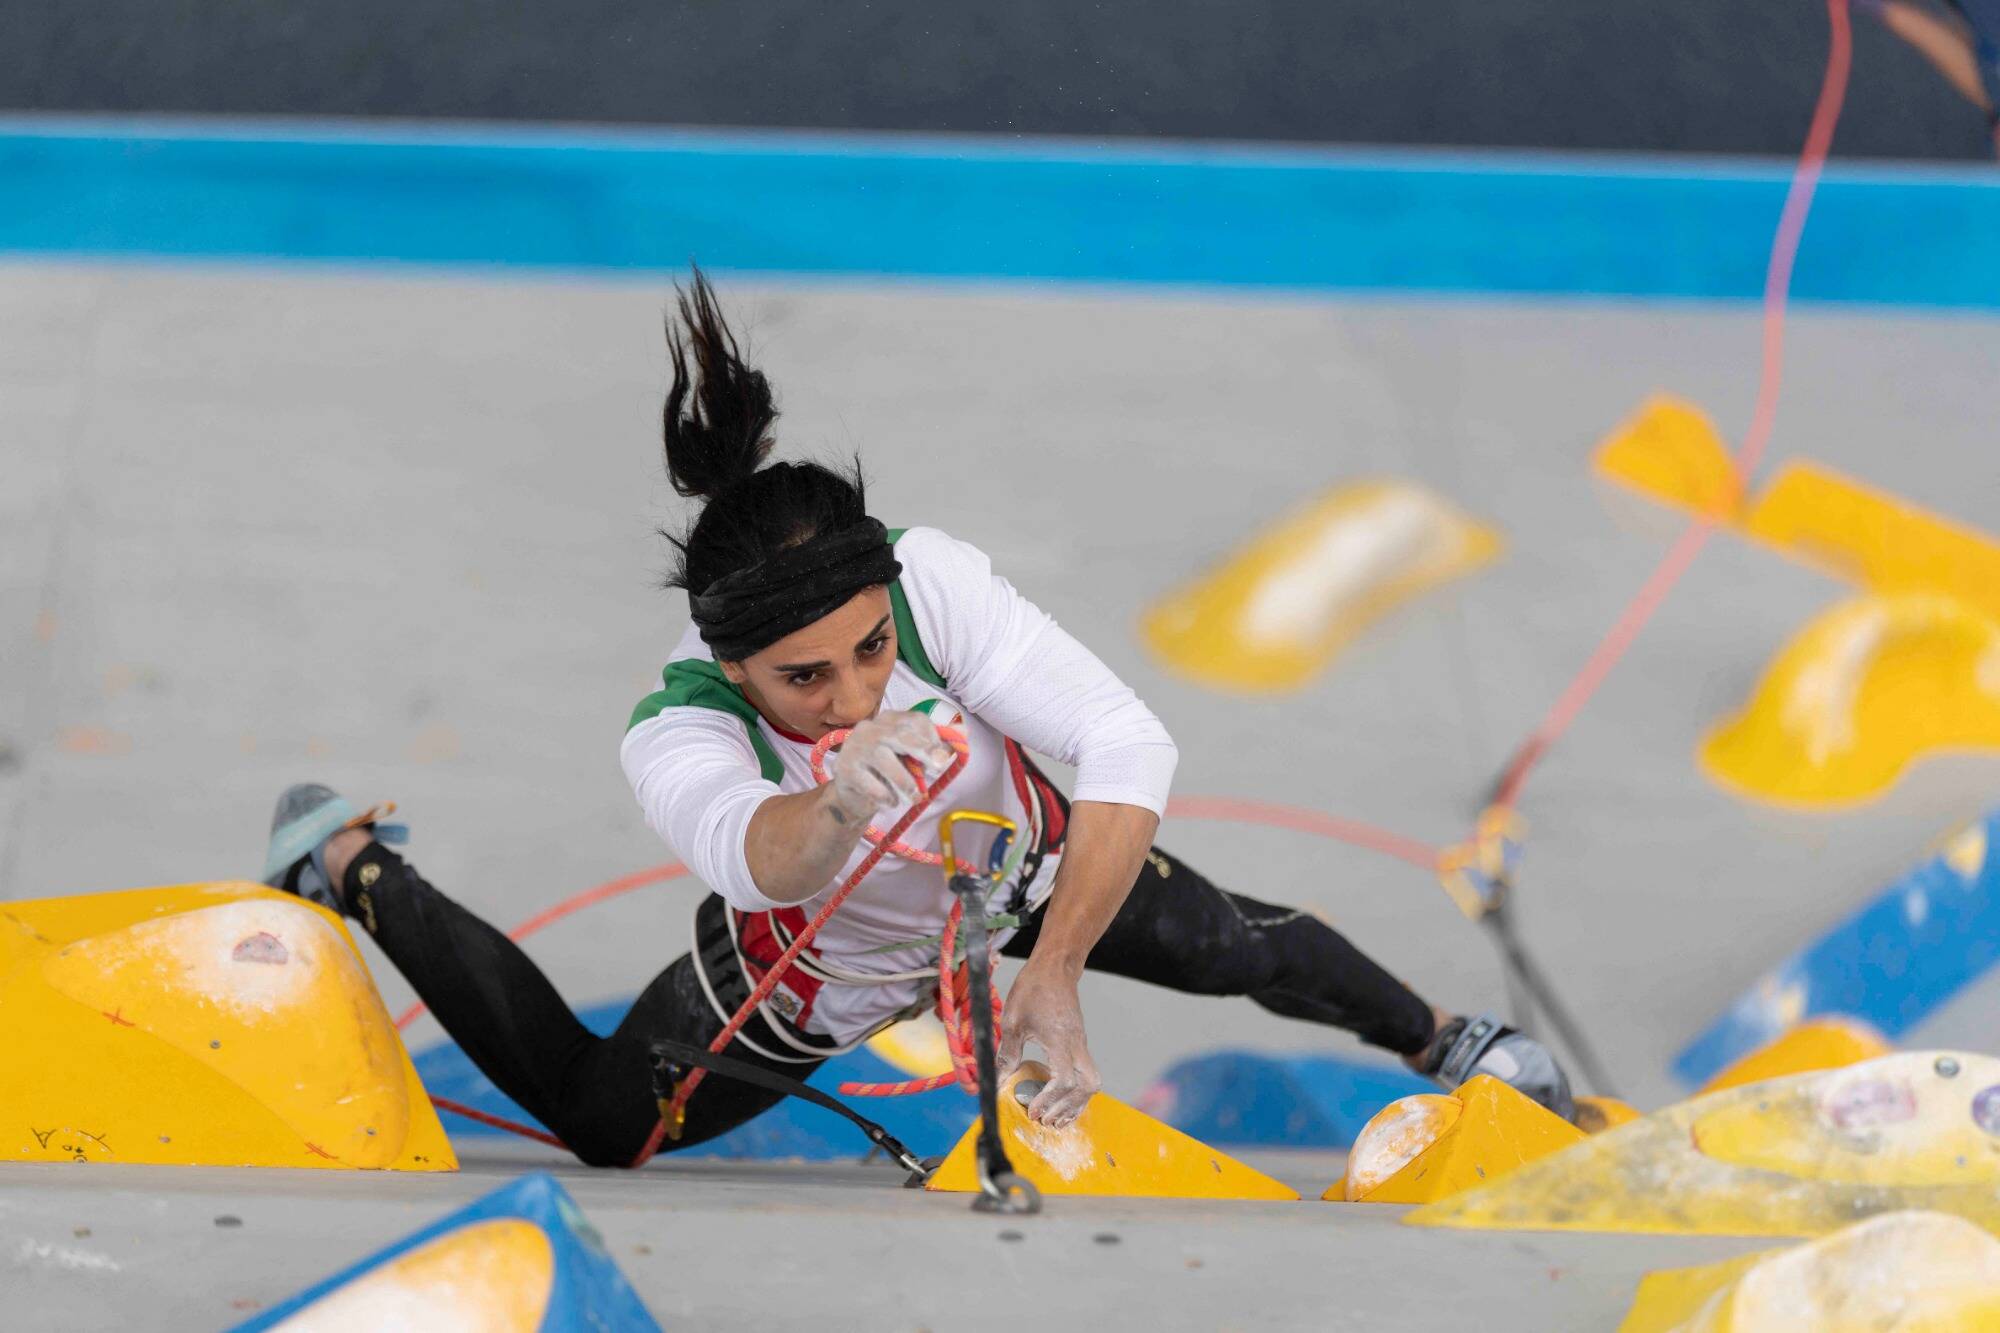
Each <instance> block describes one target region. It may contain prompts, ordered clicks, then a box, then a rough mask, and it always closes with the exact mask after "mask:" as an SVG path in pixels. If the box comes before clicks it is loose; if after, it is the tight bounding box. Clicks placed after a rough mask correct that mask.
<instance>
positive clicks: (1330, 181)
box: [0, 117, 2000, 309]
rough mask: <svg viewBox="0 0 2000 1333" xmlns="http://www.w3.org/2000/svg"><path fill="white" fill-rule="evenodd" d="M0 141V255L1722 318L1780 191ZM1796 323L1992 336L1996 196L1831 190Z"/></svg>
mask: <svg viewBox="0 0 2000 1333" xmlns="http://www.w3.org/2000/svg"><path fill="white" fill-rule="evenodd" d="M1659 162H1660V160H1658V159H1652V160H1647V159H1623V160H1621V159H1616V158H1605V157H1578V158H1574V159H1563V158H1553V157H1550V156H1547V155H1520V154H1443V153H1420V152H1382V153H1363V152H1332V151H1320V150H1308V149H1297V150H1273V149H1253V148H1230V147H1196V146H1160V145H1150V146H1131V147H1117V148H1091V147H1086V146H1082V145H1076V144H1068V143H1064V142H1061V141H1019V142H1006V141H992V140H979V139H964V140H953V139H940V138H919V137H901V136H872V137H871V136H825V135H806V134H798V135H790V134H777V133H761V134H726V133H681V132H664V131H644V132H631V133H618V132H612V131H596V132H591V131H564V130H555V129H545V130H534V129H513V130H504V131H503V130H491V131H486V130H464V129H458V130H453V129H449V128H416V127H396V126H377V125H368V126H355V127H352V128H337V129H328V128H326V127H325V126H324V125H320V126H309V125H304V124H300V125H290V124H256V123H247V122H234V121H219V122H203V123H176V122H156V121H155V122H149V121H144V120H130V121H127V120H86V121H74V120H42V119H36V118H28V117H14V118H0V201H4V207H0V252H13V253H15V254H60V255H92V256H143V257H151V258H161V257H165V258H184V259H238V260H240V259H263V260H280V261H309V262H310V261H330V262H367V263H391V264H422V265H492V264H507V265H528V266H536V267H545V268H553V269H568V270H579V269H581V270H591V269H609V270H642V271H643V270H653V271H659V270H674V269H678V268H681V267H682V266H684V265H685V264H686V262H687V260H688V259H689V258H690V257H694V258H698V259H699V260H700V261H701V262H702V263H704V264H706V265H708V266H710V267H713V268H717V269H727V270H735V271H739V272H744V271H753V272H754V271H762V272H771V273H799V274H805V273H810V274H857V275H860V274H867V275H907V276H918V277H946V278H999V279H1044V280H1058V281H1088V282H1115V283H1174V284H1201V285H1224V286H1247V287H1272V288H1287V289H1304V290H1326V291H1356V292H1371V291H1374V292H1380V291H1414V292H1435V293H1446V294H1450V293H1509V294H1517V295H1529V296H1567V295H1597V296H1605V295H1611V296H1637V297H1671V298H1698V299H1724V300H1749V299H1754V298H1755V297H1756V296H1757V295H1758V294H1759V292H1760V290H1761V286H1762V281H1763V270H1764V262H1765V253H1766V248H1767V246H1768V245H1769V242H1770V236H1771V231H1772V228H1773V226H1774V224H1775V221H1776V218H1777V214H1778V210H1779V207H1780V204H1781V202H1782V200H1783V196H1784V191H1785V183H1786V178H1787V172H1788V167H1786V166H1784V165H1782V164H1774V165H1771V166H1768V167H1753V168H1745V167H1743V166H1741V165H1738V164H1727V165H1725V164H1720V163H1686V164H1679V163H1676V164H1674V165H1672V166H1663V165H1660V164H1659ZM1794 290H1795V293H1796V295H1797V296H1798V297H1799V298H1800V299H1803V300H1815V301H1841V302H1888V303H1895V304H1905V305H1919V306H1946V307H1962V308H1984V309H2000V175H1996V174H1995V173H1993V172H1991V171H1988V170H1983V169H1977V168H1974V169H1965V170H1949V169H1940V168H1923V169H1917V168H1911V169H1907V170H1905V169H1889V168H1877V169H1856V168H1843V169H1840V170H1837V171H1833V172H1830V173H1829V174H1828V176H1827V178H1826V181H1825V183H1824V185H1823V186H1822V188H1821V194H1820V199H1819V203H1818V206H1817V208H1816V211H1815V213H1814V216H1813V219H1812V224H1811V226H1810V228H1809V229H1808V232H1807V236H1806V244H1805V249H1804V253H1803V254H1802V256H1801V258H1800V261H1799V265H1798V272H1797V277H1796V281H1795V288H1794Z"/></svg>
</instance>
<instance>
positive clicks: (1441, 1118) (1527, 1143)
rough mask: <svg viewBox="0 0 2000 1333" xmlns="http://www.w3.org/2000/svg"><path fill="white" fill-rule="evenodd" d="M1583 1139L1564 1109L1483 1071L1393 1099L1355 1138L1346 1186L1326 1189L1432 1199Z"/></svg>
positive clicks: (1360, 1196)
mask: <svg viewBox="0 0 2000 1333" xmlns="http://www.w3.org/2000/svg"><path fill="white" fill-rule="evenodd" d="M1439 1101H1450V1102H1456V1103H1457V1104H1458V1108H1459V1109H1458V1111H1457V1112H1456V1113H1455V1114H1451V1113H1445V1112H1443V1111H1442V1110H1441V1109H1440V1108H1438V1107H1437V1106H1436V1105H1435V1103H1437V1102H1439ZM1369 1130H1375V1131H1376V1141H1375V1142H1374V1143H1373V1144H1365V1143H1364V1141H1365V1140H1368V1138H1369ZM1583 1139H1584V1133H1583V1131H1582V1130H1580V1129H1578V1128H1577V1127H1576V1126H1574V1125H1572V1124H1570V1123H1569V1122H1568V1121H1566V1120H1564V1119H1563V1118H1562V1117H1561V1116H1558V1115H1556V1114H1554V1113H1553V1112H1551V1111H1548V1110H1546V1109H1544V1108H1543V1107H1542V1106H1540V1105H1538V1104H1537V1103H1535V1102H1533V1101H1530V1100H1529V1099H1528V1098H1527V1097H1524V1096H1522V1095H1521V1094H1520V1093H1518V1092H1516V1091H1515V1090H1514V1089H1513V1088H1511V1087H1509V1086H1508V1085H1507V1084H1505V1083H1502V1082H1501V1081H1500V1080H1499V1079H1497V1078H1492V1077H1490V1076H1488V1075H1486V1074H1481V1075H1479V1076H1478V1077H1476V1078H1474V1079H1472V1080H1470V1081H1469V1082H1467V1083H1466V1084H1464V1085H1463V1086H1462V1087H1460V1088H1459V1089H1458V1091H1457V1092H1456V1093H1454V1094H1452V1095H1451V1096H1450V1097H1446V1098H1437V1097H1432V1096H1430V1095H1428V1094H1419V1095H1418V1096H1415V1097H1405V1098H1403V1099H1401V1100H1400V1101H1396V1102H1391V1103H1390V1104H1389V1105H1388V1106H1387V1107H1386V1108H1384V1110H1383V1111H1381V1112H1380V1113H1378V1114H1377V1115H1376V1117H1375V1119H1373V1120H1371V1121H1369V1122H1368V1125H1367V1127H1366V1128H1364V1129H1363V1130H1362V1132H1361V1135H1360V1137H1358V1138H1357V1139H1356V1140H1355V1152H1354V1153H1353V1154H1351V1155H1350V1158H1349V1161H1348V1175H1347V1178H1346V1184H1345V1185H1344V1186H1343V1188H1342V1191H1341V1194H1336V1193H1335V1192H1334V1191H1333V1190H1328V1191H1327V1192H1326V1193H1325V1194H1323V1195H1321V1196H1320V1197H1321V1198H1325V1199H1333V1198H1339V1197H1343V1196H1344V1197H1345V1198H1347V1199H1348V1200H1349V1201H1350V1202H1358V1203H1430V1202H1431V1201H1433V1200H1436V1199H1444V1198H1449V1197H1450V1196H1451V1195H1454V1194H1457V1193H1458V1192H1459V1191H1461V1190H1467V1189H1471V1188H1472V1187H1474V1186H1475V1185H1480V1184H1484V1183H1485V1182H1487V1181H1491V1180H1499V1179H1501V1178H1502V1177H1504V1176H1506V1175H1508V1174H1509V1173H1511V1172H1513V1171H1517V1170H1519V1169H1520V1168H1521V1167H1522V1166H1524V1165H1526V1164H1527V1163H1529V1162H1533V1161H1537V1160H1539V1159H1541V1158H1544V1157H1547V1156H1549V1155H1550V1154H1551V1153H1556V1152H1560V1151H1561V1150H1563V1149H1564V1148H1568V1147H1570V1146H1571V1145H1573V1144H1577V1143H1581V1142H1582V1141H1583ZM1412 1149H1414V1151H1412ZM1398 1156H1401V1157H1402V1158H1403V1160H1402V1161H1401V1162H1395V1158H1397V1157H1398ZM1356 1158H1359V1159H1360V1160H1359V1161H1358V1162H1357V1160H1356ZM1392 1163H1393V1165H1392ZM1384 1168H1388V1169H1387V1172H1386V1174H1383V1169H1384ZM1371 1178H1372V1183H1371Z"/></svg>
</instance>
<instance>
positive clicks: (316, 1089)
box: [0, 883, 458, 1171]
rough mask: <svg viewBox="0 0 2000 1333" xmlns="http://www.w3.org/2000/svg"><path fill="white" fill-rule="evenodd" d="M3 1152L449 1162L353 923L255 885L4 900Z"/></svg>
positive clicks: (192, 1161)
mask: <svg viewBox="0 0 2000 1333" xmlns="http://www.w3.org/2000/svg"><path fill="white" fill-rule="evenodd" d="M0 941H4V943H0V1037H4V1039H0V1160H14V1161H51V1160H75V1161H88V1162H143V1163H166V1164H184V1165H208V1166H224V1165H227V1166H308V1167H343V1166H344V1167H370V1168H383V1169H390V1170H408V1171H450V1170H454V1169H456V1167H457V1165H458V1163H457V1160H456V1159H455V1158H454V1157H453V1155H452V1151H451V1145H450V1142H449V1141H448V1140H447V1139H446V1138H445V1134H444V1129H443V1127H442V1126H441V1125H439V1124H438V1120H437V1113H436V1112H435V1111H434V1110H433V1109H432V1108H431V1104H430V1099H429V1098H428V1097H427V1096H426V1095H425V1094H424V1089H423V1084H422V1083H421V1082H420V1081H419V1080H418V1078H417V1074H416V1070H415V1069H414V1068H413V1067H412V1066H411V1064H410V1060H409V1056H408V1055H407V1054H406V1053H405V1052H404V1050H403V1045H402V1040H401V1038H400V1037H398V1036H397V1034H396V1030H395V1027H394V1025H393V1024H392V1023H391V1022H390V1021H389V1015H388V1013H387V1011H386V1010H384V1009H383V1007H382V1001H381V998H380V996H379V995H378V994H377V993H376V991H375V986H374V983H373V981H372V980H371V979H370V977H369V975H368V969H367V966H366V965H365V964H364V963H363V962H362V960H361V956H360V954H359V953H358V952H357V951H356V950H355V947H354V942H353V940H352V938H351V937H349V936H348V934H347V931H346V927H345V926H344V925H343V924H342V923H341V922H340V920H339V919H338V918H337V917H335V916H333V915H332V914H331V913H329V912H326V911H324V910H323V909H321V908H318V907H315V906H313V905H311V904H309V903H306V902H303V901H301V900H300V899H298V898H295V897H293V896H291V895H290V894H284V893H279V892H277V891H276V890H273V889H268V888H265V887H264V886H262V885H256V884H237V883H221V884H190V885H181V886H177V887H173V888H166V889H139V890H134V891H132V892H129V893H103V894H87V895H81V896H79V897H75V898H50V899H41V900H36V901H32V902H19V903H9V904H6V905H5V906H4V907H0Z"/></svg>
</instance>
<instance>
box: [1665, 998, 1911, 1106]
mask: <svg viewBox="0 0 2000 1333" xmlns="http://www.w3.org/2000/svg"><path fill="white" fill-rule="evenodd" d="M1895 1049H1896V1048H1895V1047H1894V1046H1892V1045H1890V1044H1889V1039H1888V1038H1886V1037H1884V1036H1883V1035H1882V1034H1881V1033H1879V1032H1877V1031H1876V1030H1875V1029H1874V1028H1873V1027H1872V1026H1870V1025H1869V1024H1867V1023H1864V1022H1862V1021H1861V1020H1860V1019H1858V1018H1847V1017H1844V1016H1842V1015H1839V1014H1826V1015H1823V1016H1821V1017H1819V1018H1809V1019H1807V1020H1806V1021H1805V1022H1803V1023H1798V1024H1795V1025H1793V1026H1792V1027H1790V1028H1787V1029H1786V1030H1785V1031H1784V1032H1782V1033H1780V1034H1779V1035H1778V1036H1776V1037H1774V1038H1772V1039H1771V1040H1770V1041H1768V1042H1766V1043H1765V1044H1764V1045H1762V1046H1759V1047H1758V1048H1757V1049H1756V1050H1754V1051H1751V1052H1750V1053H1749V1054H1748V1055H1745V1056H1743V1057H1742V1058H1741V1059H1739V1060H1737V1061H1736V1062H1735V1063H1734V1064H1731V1065H1729V1066H1728V1067H1727V1068H1725V1069H1723V1070H1721V1071H1720V1072H1718V1073H1717V1074H1716V1075H1715V1077H1714V1078H1711V1079H1710V1080H1709V1081H1708V1082H1706V1083H1704V1084H1702V1087H1701V1090H1702V1091H1703V1092H1720V1091H1722V1089H1724V1088H1736V1087H1741V1086H1742V1085H1743V1084H1745V1083H1762V1082H1763V1081H1764V1080H1766V1079H1772V1078H1783V1077H1784V1076H1785V1075H1786V1074H1807V1073H1811V1072H1812V1071H1813V1070H1815V1069H1839V1068H1841V1067H1842V1066H1843V1065H1852V1064H1859V1063H1860V1062H1861V1061H1863V1060H1873V1059H1875V1058H1877V1057H1878V1056H1883V1055H1887V1054H1889V1052H1891V1051H1893V1050H1895Z"/></svg>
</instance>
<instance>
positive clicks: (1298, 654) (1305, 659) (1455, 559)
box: [1141, 481, 1500, 690]
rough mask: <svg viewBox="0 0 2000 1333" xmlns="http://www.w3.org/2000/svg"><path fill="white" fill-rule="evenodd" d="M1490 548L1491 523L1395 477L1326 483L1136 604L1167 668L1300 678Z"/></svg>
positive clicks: (1272, 681) (1256, 683)
mask: <svg viewBox="0 0 2000 1333" xmlns="http://www.w3.org/2000/svg"><path fill="white" fill-rule="evenodd" d="M1499 549H1500V537H1499V534H1498V533H1497V532H1495V531H1494V530H1493V529H1491V528H1489V527H1486V526H1485V525H1483V524H1480V523H1477V522H1475V521H1473V520H1472V519H1470V518H1468V517H1467V516H1466V515H1465V514H1463V513H1462V512H1460V511H1459V509H1458V508H1457V507H1456V506H1454V505H1452V504H1451V503H1450V502H1448V501H1446V500H1443V499H1441V498H1439V497H1438V496H1436V495H1433V494H1432V493H1431V492H1429V491H1427V490H1425V489H1424V488H1422V487H1421V486H1417V485H1414V484H1412V483H1410V482H1404V481H1362V482H1354V483H1351V484H1349V485H1345V486H1339V487H1335V488H1334V489H1333V490H1331V491H1328V492H1327V493H1325V494H1324V495H1322V496H1320V497H1319V498H1318V499H1316V500H1314V501H1313V502H1312V503H1311V504H1309V505H1307V506H1306V507H1305V508H1303V509H1300V510H1297V511H1295V512H1294V513H1292V514H1291V515H1289V516H1288V517H1286V518H1285V519H1284V520H1282V521H1281V522H1280V523H1279V524H1278V526H1276V527H1275V528H1272V529H1271V530H1270V531H1268V532H1266V533H1264V534H1263V535H1261V536H1259V537H1258V538H1256V539H1255V540H1254V541H1252V542H1251V543H1250V544H1249V545H1247V546H1245V547H1243V548H1242V549H1241V550H1239V551H1237V552H1236V553H1235V554H1234V555H1232V556H1231V557H1230V558H1229V559H1228V560H1227V561H1226V562H1224V563H1223V564H1222V565H1221V566H1220V567H1219V568H1217V569H1215V570H1214V571H1212V572H1211V573H1209V574H1207V575H1205V576H1203V577H1202V578H1200V579H1197V580H1196V581H1195V582H1193V583H1191V584H1189V585H1187V586H1186V587H1183V588H1180V589H1178V590H1176V591H1175V592H1173V593H1172V594H1170V595H1168V596H1167V597H1165V598H1163V599H1161V600H1160V601H1159V602H1158V603H1157V604H1155V605H1154V606H1153V607H1152V608H1151V609H1150V610H1148V611H1147V612H1146V614H1145V617H1144V620H1143V622H1142V626H1141V628H1142V631H1143V634H1144V638H1145V642H1146V645H1147V647H1149V648H1151V649H1152V650H1153V652H1155V653H1156V654H1158V655H1159V657H1160V659H1161V660H1162V661H1164V662H1166V663H1167V665H1169V666H1171V667H1173V668H1174V669H1176V670H1178V671H1180V672H1182V673H1184V674H1186V675H1189V676H1192V677H1194V678H1195V679H1197V680H1201V681H1206V682H1207V683H1209V684H1212V685H1221V686H1226V687H1228V688H1231V689H1239V690H1289V689H1296V688H1297V687H1299V686H1301V685H1303V684H1305V683H1306V682H1307V681H1308V680H1310V679H1312V677H1313V676H1314V675H1316V674H1318V672H1319V671H1320V670H1322V669H1323V668H1324V667H1325V666H1326V664H1327V663H1328V662H1330V661H1331V660H1332V659H1333V656H1334V654H1335V653H1337V652H1339V651H1340V649H1341V647H1342V645H1344V644H1345V643H1346V642H1347V641H1348V640H1349V639H1351V638H1353V637H1354V635H1356V634H1358V633H1359V632H1360V631H1361V630H1362V629H1363V628H1365V627H1366V626H1367V625H1368V624H1370V623H1371V622H1372V621H1374V620H1376V619H1378V618H1379V617H1381V616H1383V615H1385V614H1387V613H1388V612H1389V611H1390V610H1392V609H1394V608H1395V607H1396V606H1397V605H1399V604H1400V603H1402V602H1403V601H1405V600H1407V599H1408V598H1410V597H1413V596H1415V595H1416V594H1417V593H1419V592H1422V591H1423V590H1424V589H1426V588H1429V587H1431V586H1433V585H1435V584H1438V583H1442V582H1445V581H1446V580H1448V579H1452V578H1456V577H1458V576H1459V575H1461V574H1466V573H1469V572H1471V571H1472V570H1474V569H1477V568H1478V567H1479V566H1481V565H1483V564H1485V563H1486V562H1487V561H1489V560H1491V559H1492V558H1493V556H1494V555H1495V554H1496V553H1497V552H1498V551H1499Z"/></svg>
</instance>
